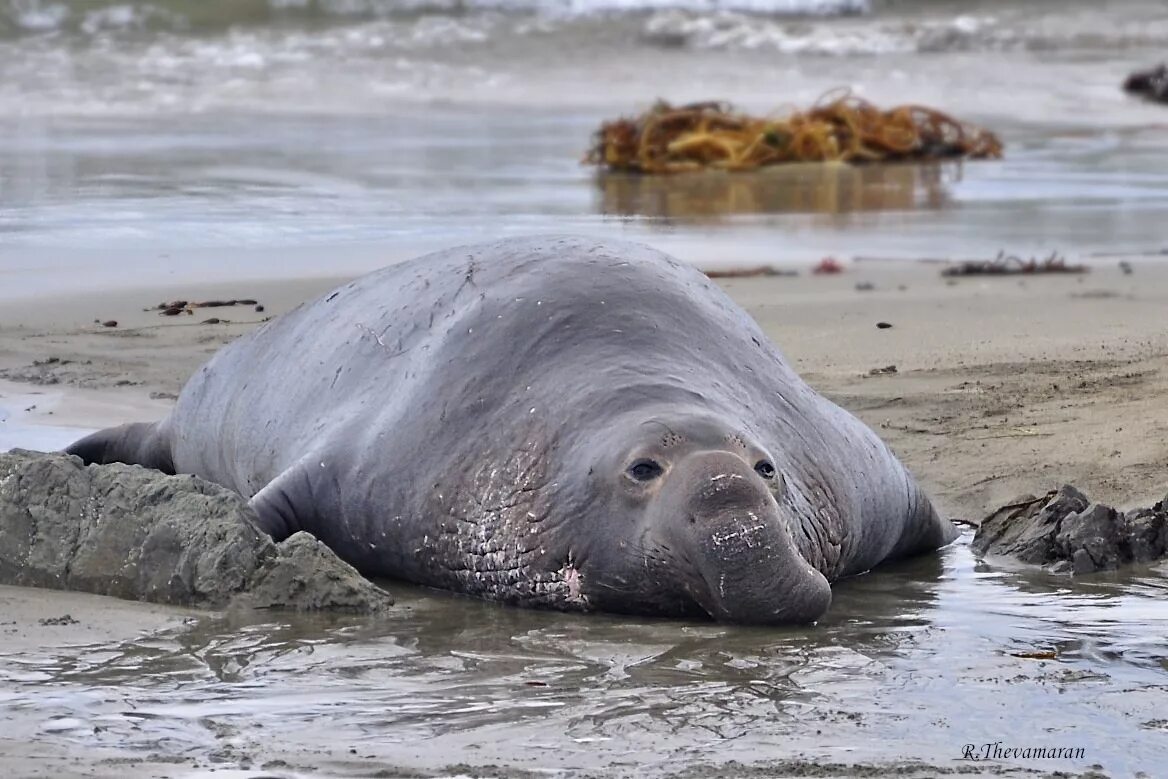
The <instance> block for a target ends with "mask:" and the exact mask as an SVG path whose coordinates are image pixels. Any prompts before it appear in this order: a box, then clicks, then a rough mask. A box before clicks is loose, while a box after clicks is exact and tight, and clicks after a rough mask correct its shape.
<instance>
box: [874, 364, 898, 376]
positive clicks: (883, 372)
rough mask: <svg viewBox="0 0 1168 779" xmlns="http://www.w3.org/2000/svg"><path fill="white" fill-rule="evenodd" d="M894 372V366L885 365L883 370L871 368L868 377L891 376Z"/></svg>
mask: <svg viewBox="0 0 1168 779" xmlns="http://www.w3.org/2000/svg"><path fill="white" fill-rule="evenodd" d="M896 372H897V371H896V366H895V365H885V366H884V367H883V368H873V369H872V370H870V371H868V375H869V376H892V375H893V374H895V373H896Z"/></svg>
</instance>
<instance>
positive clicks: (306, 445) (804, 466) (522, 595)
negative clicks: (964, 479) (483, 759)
mask: <svg viewBox="0 0 1168 779" xmlns="http://www.w3.org/2000/svg"><path fill="white" fill-rule="evenodd" d="M69 451H70V452H72V453H74V454H78V455H80V456H81V457H82V458H83V459H85V460H86V461H87V462H110V461H120V462H132V463H140V464H143V465H146V466H152V467H156V468H161V469H163V470H167V471H171V472H178V473H193V474H197V475H199V476H202V477H204V478H207V479H210V480H211V481H214V482H217V483H219V484H222V485H225V486H227V487H230V488H232V489H234V490H237V491H238V492H240V493H241V494H242V495H244V496H245V497H248V498H250V499H251V505H252V506H253V507H254V508H255V510H256V513H257V516H258V518H259V523H260V526H261V527H262V528H263V529H264V530H266V531H267V532H268V533H270V534H272V535H273V536H274V537H276V538H277V539H281V538H284V537H286V536H289V535H291V534H292V533H294V532H296V531H298V530H307V531H309V532H311V533H313V534H314V535H316V536H317V537H318V538H320V539H321V540H322V541H324V542H325V543H326V544H328V546H329V547H331V548H332V549H333V550H334V551H336V552H337V554H338V555H340V556H341V557H342V558H343V559H345V560H347V561H348V562H350V563H352V564H353V565H354V566H355V567H356V568H357V569H358V570H360V571H361V572H363V573H365V574H366V575H370V576H385V577H392V578H397V579H403V580H407V581H411V582H416V583H418V584H422V585H428V586H432V587H439V588H443V589H448V590H453V591H457V592H462V593H466V594H469V595H474V596H479V597H484V598H489V599H493V600H498V601H503V602H507V603H512V604H516V605H523V606H542V607H552V608H559V609H575V610H603V611H614V612H622V613H635V614H657V615H669V616H702V615H709V616H712V617H714V618H716V619H719V620H725V621H733V622H749V623H772V624H773V623H785V622H808V621H813V620H815V619H816V618H818V617H819V616H820V615H821V614H822V613H823V612H824V611H825V610H826V609H827V607H828V605H829V603H830V599H831V590H830V586H829V582H831V581H834V580H836V579H838V578H840V577H844V576H848V575H851V574H855V573H859V572H862V571H865V570H867V569H869V568H872V567H873V566H875V565H877V564H879V563H881V562H883V561H886V560H891V559H894V558H898V557H903V556H906V555H910V554H914V553H919V552H923V551H926V550H931V549H935V548H937V547H939V546H941V545H943V544H945V543H948V542H949V541H951V540H952V539H953V537H954V536H955V535H956V533H955V529H954V528H953V526H952V525H951V524H950V523H949V522H947V521H944V520H942V519H940V518H939V517H938V516H937V514H936V513H935V511H934V510H933V508H932V506H931V505H930V503H929V501H928V499H927V498H926V497H925V496H924V494H923V493H922V492H921V490H920V488H919V487H918V486H917V484H916V482H915V481H914V480H913V479H912V477H911V476H910V475H909V473H908V472H907V471H906V470H905V468H904V466H902V465H901V463H900V462H899V461H897V459H896V458H895V457H894V456H893V455H892V454H891V453H890V452H889V450H888V448H887V447H886V446H885V445H884V444H883V443H882V442H881V441H880V439H879V438H877V436H876V435H875V434H874V433H873V432H872V431H871V430H870V429H869V428H867V427H866V426H865V425H864V424H863V423H861V422H860V421H859V420H858V419H856V418H855V417H853V416H852V415H850V414H849V413H847V412H846V411H844V410H843V409H841V408H839V407H838V406H836V405H834V404H833V403H831V402H830V401H828V400H826V399H825V398H823V397H822V396H820V395H819V394H817V393H816V392H814V391H813V390H812V389H811V388H810V387H808V386H807V385H806V384H805V383H804V382H803V381H802V380H801V379H800V378H799V377H798V376H797V375H796V374H795V372H794V371H793V370H792V369H791V368H790V367H789V366H788V365H787V363H786V362H785V361H784V359H783V357H782V356H781V355H780V353H779V351H778V350H777V349H776V348H775V346H773V345H772V344H771V343H770V341H769V340H768V339H767V337H766V336H765V335H764V334H763V332H762V331H761V329H760V328H759V327H758V325H757V324H756V323H755V322H754V321H753V320H752V319H751V318H750V317H749V316H748V315H747V314H746V313H745V312H744V311H743V310H742V309H741V308H739V307H738V306H737V305H736V304H735V303H734V302H733V301H731V300H730V299H729V298H728V297H727V296H726V295H725V294H724V293H723V292H722V291H721V290H720V289H719V288H718V287H717V286H715V285H714V284H713V283H711V282H710V281H709V280H708V279H707V278H706V277H705V276H704V275H703V274H702V273H700V272H698V271H697V270H695V269H693V268H690V267H688V266H685V265H682V264H681V263H679V262H677V261H675V260H673V259H672V258H670V257H668V256H666V255H664V254H662V253H660V252H657V251H654V250H652V249H650V248H648V247H645V246H642V245H639V244H633V243H626V242H620V241H605V242H598V241H593V240H589V239H583V238H573V237H541V238H529V239H511V240H504V241H500V242H497V243H491V244H485V245H479V246H469V247H460V248H455V249H451V250H448V251H444V252H439V253H436V254H431V255H427V256H424V257H420V258H418V259H415V260H413V261H410V262H406V263H403V264H400V265H395V266H391V267H388V268H385V269H383V270H380V271H377V272H375V273H372V274H370V275H368V276H364V277H362V278H359V279H357V280H356V281H353V282H351V283H349V284H346V285H344V286H342V287H340V288H338V289H336V290H334V291H333V292H331V293H329V294H327V295H325V296H324V297H322V298H320V299H318V300H316V301H314V302H311V303H306V304H304V305H302V306H300V307H299V308H297V309H295V310H294V311H291V312H289V313H287V314H285V315H283V316H280V317H278V318H276V319H274V320H273V321H271V322H268V323H267V324H265V325H263V326H262V327H260V328H259V329H257V330H256V331H254V332H252V333H250V334H249V335H247V336H244V337H242V338H240V339H239V340H238V341H236V342H234V343H232V344H230V345H228V346H227V347H225V348H224V349H222V350H221V351H220V352H219V353H217V354H216V355H215V356H214V357H213V359H211V361H210V362H208V363H207V364H206V365H204V366H203V367H202V368H201V369H200V370H199V371H198V373H196V374H195V375H194V377H192V378H191V380H190V381H189V382H188V384H187V385H186V387H185V388H184V389H183V392H182V394H181V396H180V397H179V400H178V403H177V404H176V406H175V408H174V410H173V411H172V413H171V414H170V415H169V416H168V417H167V418H166V419H164V420H162V421H161V422H158V423H155V424H134V425H125V426H122V427H119V428H111V429H109V430H105V431H101V432H98V433H95V434H94V435H92V436H89V437H87V438H85V439H82V440H81V441H79V442H78V443H76V444H74V445H73V446H72V447H71V448H70V450H69Z"/></svg>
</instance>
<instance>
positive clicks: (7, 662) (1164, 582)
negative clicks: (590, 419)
mask: <svg viewBox="0 0 1168 779" xmlns="http://www.w3.org/2000/svg"><path fill="white" fill-rule="evenodd" d="M968 542H969V536H968V534H967V535H966V536H965V537H963V538H962V539H961V541H959V542H958V543H957V544H955V545H954V546H952V547H951V548H949V549H947V550H945V552H944V554H943V556H942V557H941V558H939V559H921V560H915V561H910V562H909V563H906V564H903V565H898V566H895V567H892V568H889V569H887V570H883V571H879V572H876V573H872V574H869V575H866V576H863V577H860V578H857V579H855V580H853V581H849V582H845V583H843V584H841V585H839V586H837V588H836V600H835V604H834V606H833V607H832V610H831V612H830V613H829V615H828V617H827V618H826V619H825V620H824V621H823V622H822V623H821V624H819V625H818V626H816V627H815V628H812V629H786V630H776V629H759V628H738V627H728V626H722V625H715V624H703V623H684V622H673V621H654V620H649V621H636V620H631V619H624V618H614V617H607V616H587V617H580V616H570V615H563V614H557V613H544V612H530V611H520V610H514V609H507V608H500V607H496V606H493V605H489V604H484V603H479V602H475V601H469V600H465V599H461V598H455V597H449V596H446V595H442V594H434V593H428V592H421V591H418V590H413V589H410V588H405V587H402V586H395V587H394V590H395V592H396V593H397V594H398V596H399V605H398V607H396V608H395V609H394V610H393V611H392V612H391V613H390V614H389V615H387V616H385V617H382V618H377V619H368V618H357V617H337V616H308V615H289V614H276V613H264V612H258V613H257V612H247V613H238V614H231V615H227V616H216V617H211V616H208V617H205V618H202V619H200V620H197V621H195V622H194V623H193V624H191V625H189V626H187V627H174V628H170V629H166V630H162V631H160V632H154V633H144V634H143V635H141V636H140V637H138V638H135V639H134V640H130V641H123V642H116V641H115V642H108V643H96V644H93V643H91V644H81V645H75V646H70V645H64V646H60V647H57V648H54V649H38V650H35V651H32V652H28V651H26V652H23V653H18V652H11V651H4V650H0V722H4V723H5V730H6V734H7V735H6V737H0V743H3V741H4V740H5V738H9V739H12V738H14V737H15V738H19V736H20V735H21V734H23V735H24V736H25V737H27V738H29V739H33V740H35V741H36V743H37V744H38V745H39V747H38V748H41V749H42V750H43V749H49V750H51V751H52V752H53V753H54V754H60V755H65V756H71V757H74V758H76V757H82V758H84V759H86V760H90V761H94V760H100V761H104V762H103V764H106V765H113V764H115V763H116V764H118V765H133V764H134V763H136V762H137V761H142V763H144V764H145V763H153V764H155V765H157V764H159V763H164V764H165V763H169V764H174V766H175V767H174V770H173V771H169V773H167V771H163V773H166V774H167V775H176V776H179V775H181V776H196V775H200V776H201V775H204V773H200V772H206V771H209V770H211V769H216V774H215V775H216V776H221V775H232V776H272V775H280V776H292V775H296V772H298V771H311V772H313V773H314V775H317V774H318V773H321V772H323V773H324V774H328V775H336V776H368V775H398V774H400V772H401V771H405V770H422V771H437V772H440V773H441V772H446V771H450V772H454V773H457V772H458V771H455V770H454V769H453V768H451V766H454V767H458V766H467V765H470V766H510V767H513V768H515V769H525V770H530V771H537V772H539V773H541V774H545V775H546V774H548V773H550V774H552V775H558V774H564V773H566V774H572V773H574V772H575V771H578V770H582V771H603V772H606V773H608V772H613V773H622V772H624V773H628V772H635V773H636V774H637V775H639V776H664V775H672V774H676V773H684V774H685V775H687V776H690V775H694V776H705V775H724V774H725V772H726V770H727V764H728V763H730V762H731V761H737V763H738V764H739V765H740V767H741V764H747V765H750V764H759V765H762V766H766V765H770V766H774V765H776V764H779V763H782V764H784V765H786V764H788V763H789V762H790V761H796V762H798V761H809V762H815V763H818V764H824V763H841V764H849V765H850V764H865V765H870V764H876V765H882V766H887V767H888V772H889V774H890V775H891V774H893V773H896V772H897V770H898V769H897V766H898V765H902V764H913V763H918V762H920V763H924V764H927V765H928V766H932V767H934V768H942V767H950V768H957V769H961V768H966V769H972V768H974V767H975V766H974V764H973V763H972V762H971V761H969V760H963V750H964V748H965V745H976V746H977V749H978V750H981V749H982V745H985V744H994V743H995V742H1001V745H1002V746H1003V747H1021V748H1025V747H1033V746H1041V747H1046V748H1052V747H1065V748H1075V749H1078V748H1081V749H1082V750H1083V753H1082V757H1077V758H1072V759H1044V760H1029V761H1028V760H1025V759H1014V760H1010V759H1006V760H999V761H997V763H998V764H999V767H1004V768H1012V769H1017V770H1019V771H1023V772H1025V771H1029V770H1034V771H1054V770H1067V771H1085V770H1087V769H1088V767H1089V766H1091V765H1095V764H1098V765H1102V766H1103V767H1104V769H1105V770H1107V771H1110V772H1115V773H1116V774H1120V775H1131V774H1133V773H1134V772H1136V771H1138V770H1145V771H1149V770H1153V767H1154V766H1158V765H1159V764H1160V761H1161V759H1162V757H1163V755H1164V754H1165V750H1166V749H1168V723H1166V721H1165V716H1166V715H1165V712H1166V711H1168V641H1166V639H1165V636H1166V635H1168V577H1166V576H1165V574H1168V566H1165V565H1161V566H1160V567H1159V568H1149V569H1141V570H1137V571H1135V572H1134V573H1131V574H1128V575H1124V576H1116V575H1113V576H1099V577H1093V578H1091V579H1089V580H1083V581H1077V582H1072V581H1070V580H1068V579H1065V578H1060V577H1054V576H1048V575H1044V574H1036V573H1026V572H1017V571H1002V570H990V569H988V568H985V567H984V566H982V565H981V564H979V563H978V562H977V561H976V560H975V558H974V557H973V556H972V553H971V552H970V549H969V544H968ZM78 616H81V615H78ZM81 618H82V619H84V616H82V617H81ZM0 621H2V620H0ZM1027 653H1038V654H1040V655H1041V656H1042V657H1046V658H1050V659H1032V658H1027V657H1019V656H1018V655H1023V654H1027ZM9 743H10V744H12V743H16V742H15V741H10V742H9ZM4 751H9V750H7V749H6V750H4ZM975 754H979V752H978V753H975ZM109 761H113V762H112V763H111V762H109ZM176 761H177V762H176ZM180 764H181V765H180ZM983 767H984V766H983ZM180 769H181V770H180ZM261 769H262V771H261ZM168 770H169V769H168ZM378 771H381V772H382V773H381V774H377V773H376V772H378ZM510 771H511V769H508V772H510ZM1149 775H1154V770H1153V774H1149Z"/></svg>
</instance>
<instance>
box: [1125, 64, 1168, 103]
mask: <svg viewBox="0 0 1168 779" xmlns="http://www.w3.org/2000/svg"><path fill="white" fill-rule="evenodd" d="M1123 91H1124V92H1127V93H1128V94H1129V95H1139V96H1140V97H1143V98H1146V99H1148V100H1153V101H1155V102H1157V103H1168V64H1163V63H1162V64H1160V65H1157V66H1156V67H1154V68H1150V69H1148V70H1139V71H1136V72H1135V73H1132V74H1131V75H1130V76H1128V77H1127V79H1126V80H1124V82H1123Z"/></svg>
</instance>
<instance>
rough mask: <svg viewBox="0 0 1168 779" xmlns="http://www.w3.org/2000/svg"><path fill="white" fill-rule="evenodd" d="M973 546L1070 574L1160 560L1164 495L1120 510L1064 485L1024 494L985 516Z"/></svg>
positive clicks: (1167, 509)
mask: <svg viewBox="0 0 1168 779" xmlns="http://www.w3.org/2000/svg"><path fill="white" fill-rule="evenodd" d="M973 549H974V551H975V552H978V553H979V554H983V555H1004V556H1007V557H1013V558H1015V559H1017V560H1020V561H1022V562H1024V563H1031V564H1034V565H1043V566H1047V567H1049V568H1050V569H1051V570H1052V571H1056V572H1070V573H1072V574H1082V573H1093V572H1095V571H1111V570H1115V569H1117V568H1120V567H1122V566H1124V565H1127V564H1129V563H1133V562H1149V561H1152V560H1159V559H1161V558H1164V557H1168V499H1165V500H1163V501H1160V502H1159V503H1157V504H1155V505H1154V506H1151V507H1149V508H1141V509H1135V510H1133V511H1129V512H1127V513H1126V514H1125V513H1123V512H1120V511H1116V510H1115V509H1114V508H1112V507H1110V506H1106V505H1103V504H1102V503H1092V502H1091V501H1090V500H1089V499H1088V498H1087V496H1086V495H1084V494H1083V493H1081V492H1079V491H1078V490H1077V489H1075V488H1074V487H1071V486H1069V485H1067V486H1063V487H1062V488H1060V489H1058V490H1057V491H1055V492H1048V493H1047V494H1046V495H1044V496H1043V497H1041V498H1036V497H1033V496H1030V495H1027V496H1024V497H1021V498H1018V499H1016V500H1014V501H1011V502H1010V503H1008V504H1006V505H1005V506H1003V507H1002V508H1000V509H998V510H997V511H995V512H993V513H992V514H990V515H989V516H988V517H986V518H985V519H984V520H983V521H982V523H981V525H980V526H979V527H978V529H977V533H976V534H975V535H974V538H973Z"/></svg>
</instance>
